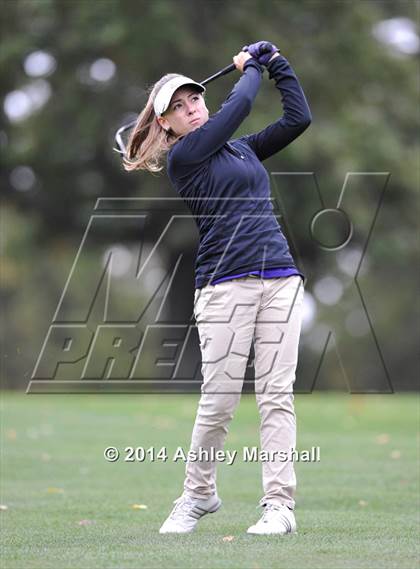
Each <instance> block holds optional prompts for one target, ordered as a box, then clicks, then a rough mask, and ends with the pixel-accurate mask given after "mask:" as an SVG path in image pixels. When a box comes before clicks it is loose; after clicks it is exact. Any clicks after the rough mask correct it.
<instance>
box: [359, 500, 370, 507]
mask: <svg viewBox="0 0 420 569" xmlns="http://www.w3.org/2000/svg"><path fill="white" fill-rule="evenodd" d="M367 505H368V503H367V502H366V500H359V506H361V507H362V508H364V507H365V506H367Z"/></svg>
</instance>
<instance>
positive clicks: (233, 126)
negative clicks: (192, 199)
mask: <svg viewBox="0 0 420 569" xmlns="http://www.w3.org/2000/svg"><path fill="white" fill-rule="evenodd" d="M263 71H264V68H263V67H262V66H261V65H260V64H259V63H258V62H257V61H256V60H254V59H248V60H247V61H246V62H245V65H244V72H243V73H242V75H241V77H240V79H239V81H238V82H237V83H236V84H235V86H234V88H233V89H232V91H231V92H230V93H229V95H228V97H227V98H226V100H225V102H224V103H223V105H222V106H221V108H220V110H219V111H218V112H217V113H215V114H214V115H212V116H211V117H209V119H208V121H207V122H206V123H205V124H203V125H202V126H201V127H199V128H197V129H195V130H193V131H192V132H190V133H188V134H187V135H186V136H184V137H183V138H181V139H180V140H179V141H178V142H177V143H176V144H175V145H174V147H173V151H172V153H171V155H172V156H171V163H172V164H171V167H172V169H173V170H174V171H175V172H177V173H181V172H179V170H181V171H183V170H184V169H185V167H187V170H188V169H189V168H188V166H194V165H198V164H200V163H201V162H203V161H204V160H207V159H208V158H209V157H210V156H211V155H212V154H214V153H215V152H217V151H218V150H219V149H220V148H221V147H222V146H223V145H224V144H225V142H227V141H228V140H229V139H230V138H231V137H232V135H233V133H234V132H235V131H236V130H237V128H238V127H239V126H240V124H241V123H242V121H243V120H244V119H245V117H246V116H247V115H248V114H249V113H250V111H251V107H252V103H253V101H254V99H255V97H256V95H257V93H258V89H259V87H260V84H261V78H262V74H263Z"/></svg>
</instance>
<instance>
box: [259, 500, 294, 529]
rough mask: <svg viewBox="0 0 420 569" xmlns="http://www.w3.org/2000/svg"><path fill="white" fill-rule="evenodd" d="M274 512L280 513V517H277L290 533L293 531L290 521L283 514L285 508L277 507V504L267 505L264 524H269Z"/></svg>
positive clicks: (263, 519) (262, 519)
mask: <svg viewBox="0 0 420 569" xmlns="http://www.w3.org/2000/svg"><path fill="white" fill-rule="evenodd" d="M274 512H279V515H278V516H277V517H278V518H279V519H280V520H281V522H282V523H283V524H284V525H285V526H286V528H287V529H288V531H290V530H291V524H290V520H289V519H288V518H287V516H286V515H285V514H284V513H282V512H284V506H276V505H275V504H266V505H265V507H264V513H263V515H262V518H261V521H262V523H268V522H269V519H270V518H271V517H272V515H273V513H274Z"/></svg>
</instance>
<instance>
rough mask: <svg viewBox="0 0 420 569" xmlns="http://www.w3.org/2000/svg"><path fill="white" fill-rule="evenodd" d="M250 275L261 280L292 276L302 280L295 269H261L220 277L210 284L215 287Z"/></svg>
mask: <svg viewBox="0 0 420 569" xmlns="http://www.w3.org/2000/svg"><path fill="white" fill-rule="evenodd" d="M250 275H256V276H257V277H261V278H263V279H274V278H276V277H290V276H292V275H300V276H301V277H302V279H303V278H304V277H303V275H302V273H299V271H298V270H297V269H296V268H295V267H281V268H278V269H261V270H260V271H248V272H246V273H239V274H237V275H229V276H228V277H221V278H220V279H216V280H215V281H212V282H211V284H213V285H215V284H217V283H221V282H222V281H228V280H231V279H238V278H239V277H247V276H250Z"/></svg>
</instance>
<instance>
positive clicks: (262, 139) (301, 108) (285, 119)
mask: <svg viewBox="0 0 420 569" xmlns="http://www.w3.org/2000/svg"><path fill="white" fill-rule="evenodd" d="M267 69H268V71H269V77H270V79H274V81H275V84H276V88H277V89H278V90H279V91H280V93H281V98H282V104H283V116H282V117H281V118H280V119H278V120H277V121H276V122H274V123H273V124H270V125H269V126H267V127H266V128H265V129H263V130H262V131H260V132H258V133H256V134H250V135H248V136H243V137H241V139H240V140H243V141H244V142H246V143H247V144H249V146H250V147H251V148H252V149H253V151H254V152H255V154H256V155H257V156H258V158H259V159H260V160H261V161H262V160H265V159H266V158H269V157H270V156H272V155H273V154H275V153H276V152H279V150H281V149H282V148H284V147H285V146H287V145H288V144H290V143H291V142H292V141H293V140H295V138H297V137H298V136H299V135H300V134H302V132H303V131H304V130H306V129H307V128H308V126H309V125H310V124H311V121H312V116H311V111H310V110H309V106H308V103H307V101H306V99H305V95H304V93H303V91H302V88H301V86H300V84H299V81H298V79H297V77H296V75H295V73H294V71H293V69H292V67H291V66H290V64H289V62H288V61H287V59H286V58H285V57H283V56H282V55H279V56H278V57H276V58H274V59H273V60H272V61H271V62H270V63H269V64H268V67H267Z"/></svg>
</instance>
